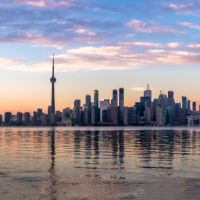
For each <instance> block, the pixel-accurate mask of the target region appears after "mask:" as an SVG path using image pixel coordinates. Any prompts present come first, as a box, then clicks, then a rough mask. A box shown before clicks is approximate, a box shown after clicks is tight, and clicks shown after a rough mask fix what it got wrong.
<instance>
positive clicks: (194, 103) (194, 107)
mask: <svg viewBox="0 0 200 200" xmlns="http://www.w3.org/2000/svg"><path fill="white" fill-rule="evenodd" d="M192 109H193V111H196V102H193V103H192Z"/></svg>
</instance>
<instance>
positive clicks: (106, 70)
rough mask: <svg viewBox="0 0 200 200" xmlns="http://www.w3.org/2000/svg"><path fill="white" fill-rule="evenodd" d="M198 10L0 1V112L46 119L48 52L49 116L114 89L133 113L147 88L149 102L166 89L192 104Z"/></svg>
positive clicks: (180, 5) (183, 4)
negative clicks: (42, 114) (52, 109)
mask: <svg viewBox="0 0 200 200" xmlns="http://www.w3.org/2000/svg"><path fill="white" fill-rule="evenodd" d="M199 10H200V4H199V3H198V2H196V1H193V0H181V1H180V0H176V1H172V0H167V1H157V0H151V1H148V2H147V1H144V0H141V1H135V2H133V1H132V0H127V1H117V2H116V1H114V0H108V1H106V2H102V1H100V0H95V1H92V2H91V1H89V0H85V1H77V0H52V1H47V0H32V1H27V0H17V1H16V0H7V1H1V2H0V13H1V14H0V22H1V26H0V30H1V32H0V43H1V45H0V53H1V54H0V55H1V56H0V74H1V80H0V84H1V86H2V89H1V97H2V98H1V99H0V105H1V106H0V113H1V114H3V113H4V112H6V111H11V112H12V113H15V114H16V113H17V112H18V111H20V112H23V113H25V112H26V111H28V112H31V113H32V112H33V111H34V110H36V109H37V108H42V109H43V110H44V112H46V113H47V107H48V106H47V105H51V102H49V96H51V88H50V85H49V82H48V81H47V80H49V74H50V73H51V69H50V66H51V63H52V58H53V56H52V54H53V53H55V59H56V78H57V80H59V81H57V82H56V86H55V87H56V91H55V95H56V110H62V109H63V108H64V107H71V108H72V107H73V102H74V99H81V101H82V102H84V99H85V94H90V95H91V96H92V95H93V91H94V90H98V91H99V99H100V100H103V99H111V98H112V90H113V89H117V88H124V90H125V106H133V104H134V102H137V101H139V98H140V96H141V94H142V93H143V90H144V89H145V88H146V84H147V83H149V84H150V86H151V89H152V98H158V95H159V91H160V90H162V91H163V90H164V91H166V92H167V91H169V90H173V91H174V93H175V100H176V101H177V102H181V98H182V96H186V97H188V98H189V99H190V100H191V102H193V101H194V102H197V106H198V105H200V94H199V93H198V92H196V91H198V80H199V74H200V67H199V65H200V59H199V58H200V53H199V50H200V44H199V30H200V24H199V16H198V12H199ZM10 12H12V15H11V14H10ZM27 13H29V14H28V16H27ZM66 13H67V14H66ZM14 16H15V17H14ZM102 16H104V17H102ZM166 92H165V93H166Z"/></svg>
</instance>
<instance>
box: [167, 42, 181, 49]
mask: <svg viewBox="0 0 200 200" xmlns="http://www.w3.org/2000/svg"><path fill="white" fill-rule="evenodd" d="M167 47H169V48H177V47H179V43H178V42H172V43H168V44H167Z"/></svg>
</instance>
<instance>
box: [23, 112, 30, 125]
mask: <svg viewBox="0 0 200 200" xmlns="http://www.w3.org/2000/svg"><path fill="white" fill-rule="evenodd" d="M29 123H30V113H29V112H25V114H24V124H25V125H28V124H29Z"/></svg>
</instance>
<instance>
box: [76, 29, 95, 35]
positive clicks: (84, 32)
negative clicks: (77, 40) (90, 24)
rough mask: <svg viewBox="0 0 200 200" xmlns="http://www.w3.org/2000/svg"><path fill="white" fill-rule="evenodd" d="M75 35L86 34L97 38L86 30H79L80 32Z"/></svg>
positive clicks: (77, 31)
mask: <svg viewBox="0 0 200 200" xmlns="http://www.w3.org/2000/svg"><path fill="white" fill-rule="evenodd" d="M75 33H78V34H85V35H91V36H95V35H96V34H95V33H93V32H89V31H87V30H86V29H78V30H76V31H75Z"/></svg>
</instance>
